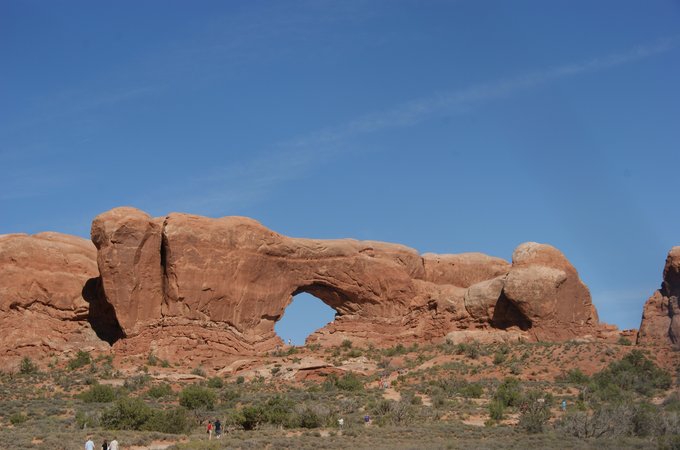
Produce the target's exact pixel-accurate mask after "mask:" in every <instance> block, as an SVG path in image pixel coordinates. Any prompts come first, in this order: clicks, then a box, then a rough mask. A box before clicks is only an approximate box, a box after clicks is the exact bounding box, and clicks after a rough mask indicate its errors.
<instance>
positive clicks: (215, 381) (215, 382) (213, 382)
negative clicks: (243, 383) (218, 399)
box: [208, 377, 224, 389]
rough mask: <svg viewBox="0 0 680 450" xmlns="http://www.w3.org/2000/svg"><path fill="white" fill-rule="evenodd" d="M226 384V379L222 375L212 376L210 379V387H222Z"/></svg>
mask: <svg viewBox="0 0 680 450" xmlns="http://www.w3.org/2000/svg"><path fill="white" fill-rule="evenodd" d="M223 386H224V381H223V380H222V378H220V377H212V378H210V379H209V380H208V387H209V388H213V389H220V388H222V387H223Z"/></svg>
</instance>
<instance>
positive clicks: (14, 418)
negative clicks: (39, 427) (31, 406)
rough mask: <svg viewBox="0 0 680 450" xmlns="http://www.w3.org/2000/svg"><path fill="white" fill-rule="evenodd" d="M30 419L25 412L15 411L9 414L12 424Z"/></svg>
mask: <svg viewBox="0 0 680 450" xmlns="http://www.w3.org/2000/svg"><path fill="white" fill-rule="evenodd" d="M27 420H28V417H27V416H26V414H23V413H14V414H12V415H11V416H9V421H10V423H11V424H12V425H15V426H16V425H21V424H22V423H24V422H26V421H27Z"/></svg>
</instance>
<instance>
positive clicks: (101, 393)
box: [78, 384, 116, 403]
mask: <svg viewBox="0 0 680 450" xmlns="http://www.w3.org/2000/svg"><path fill="white" fill-rule="evenodd" d="M78 397H80V399H81V400H82V401H84V402H85V403H108V402H112V401H113V400H114V399H115V398H116V393H115V391H114V390H113V388H112V387H111V386H109V385H106V384H95V385H94V386H91V387H90V389H88V390H86V391H84V392H82V393H80V394H79V395H78Z"/></svg>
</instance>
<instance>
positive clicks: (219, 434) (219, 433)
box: [215, 419, 222, 439]
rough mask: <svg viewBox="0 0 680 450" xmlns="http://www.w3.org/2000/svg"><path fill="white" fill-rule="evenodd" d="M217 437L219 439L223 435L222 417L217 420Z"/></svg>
mask: <svg viewBox="0 0 680 450" xmlns="http://www.w3.org/2000/svg"><path fill="white" fill-rule="evenodd" d="M215 437H216V438H217V439H219V438H221V437H222V423H221V422H220V419H217V420H216V421H215Z"/></svg>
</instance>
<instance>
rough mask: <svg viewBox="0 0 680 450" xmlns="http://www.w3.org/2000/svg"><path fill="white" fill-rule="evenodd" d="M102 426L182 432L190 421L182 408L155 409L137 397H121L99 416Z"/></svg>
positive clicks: (117, 428) (186, 428)
mask: <svg viewBox="0 0 680 450" xmlns="http://www.w3.org/2000/svg"><path fill="white" fill-rule="evenodd" d="M100 422H101V425H102V426H103V427H104V428H109V429H116V430H147V431H158V432H161V433H175V434H179V433H184V432H186V431H188V430H189V428H190V422H189V419H188V417H187V413H186V410H185V409H184V408H175V409H171V410H168V411H156V410H154V409H153V408H151V407H150V406H149V405H147V404H146V403H144V402H143V401H142V400H140V399H138V398H127V397H125V398H121V399H119V400H118V401H117V402H116V404H115V405H114V406H113V407H111V408H109V409H108V410H106V411H104V413H103V414H102V416H101V421H100Z"/></svg>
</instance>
